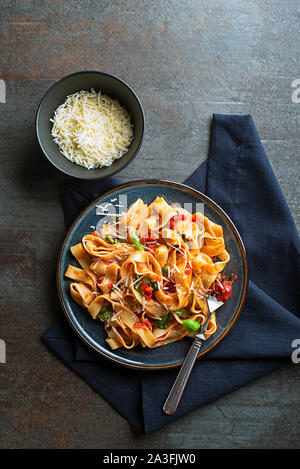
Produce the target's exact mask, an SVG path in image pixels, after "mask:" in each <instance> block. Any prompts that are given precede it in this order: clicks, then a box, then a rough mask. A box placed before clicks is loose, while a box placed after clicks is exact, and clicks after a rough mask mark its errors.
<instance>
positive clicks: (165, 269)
mask: <svg viewBox="0 0 300 469" xmlns="http://www.w3.org/2000/svg"><path fill="white" fill-rule="evenodd" d="M161 271H162V274H163V276H164V277H170V267H169V266H168V265H164V266H163V267H162V269H161Z"/></svg>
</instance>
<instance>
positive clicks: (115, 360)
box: [56, 179, 249, 371]
mask: <svg viewBox="0 0 300 469" xmlns="http://www.w3.org/2000/svg"><path fill="white" fill-rule="evenodd" d="M140 184H165V185H168V186H171V187H175V188H177V189H179V190H180V189H187V190H188V192H190V193H192V194H193V195H194V196H195V197H199V196H200V198H202V199H204V201H205V202H206V203H207V204H208V205H210V206H211V207H213V208H214V209H215V210H216V211H217V212H218V213H219V214H220V215H221V216H222V217H224V218H225V219H226V220H227V222H228V224H229V226H230V228H231V229H232V232H233V234H234V237H235V239H236V241H237V243H238V246H239V248H240V252H241V256H242V263H243V267H244V274H245V276H244V282H243V289H242V293H241V298H240V301H239V305H238V307H237V310H236V312H235V314H234V316H233V318H232V319H231V321H230V323H229V325H228V326H227V327H226V329H225V330H224V331H223V333H222V335H221V336H220V337H219V338H218V340H216V341H215V342H213V343H212V344H211V345H210V346H209V347H208V348H207V349H206V350H204V351H200V352H199V353H198V355H197V360H198V359H199V358H200V357H202V356H205V355H206V354H207V353H208V352H210V351H211V350H213V349H214V348H215V347H216V346H217V345H218V344H219V343H220V342H221V341H223V339H224V338H225V337H226V336H227V335H228V333H229V332H230V330H231V329H232V328H233V326H234V325H235V324H236V322H237V319H238V317H239V316H240V313H241V310H242V308H243V306H244V304H245V300H246V297H247V291H248V285H249V266H248V261H247V253H246V248H245V245H244V242H243V239H242V237H241V235H240V233H239V231H238V229H237V228H236V226H235V224H234V223H233V221H232V220H231V218H230V217H229V215H227V213H226V212H225V211H224V210H223V209H222V208H221V207H220V205H218V204H217V203H216V202H215V201H214V200H213V199H211V198H210V197H208V196H207V195H206V194H204V193H203V192H201V191H198V190H197V189H194V188H193V187H190V186H188V185H187V184H184V183H179V182H174V181H170V180H166V179H138V180H134V181H129V182H125V183H123V184H120V185H118V186H116V187H114V188H112V189H109V190H108V191H105V192H104V193H103V194H101V195H99V196H98V197H96V198H95V199H94V200H93V201H92V202H90V203H89V204H88V205H87V206H86V207H85V208H84V209H83V210H82V211H81V212H80V213H79V214H78V216H77V217H76V218H75V220H74V221H73V223H72V224H71V226H70V227H69V229H68V230H67V233H66V235H65V237H64V241H63V243H62V246H61V248H60V250H59V253H58V258H57V269H56V287H57V291H58V297H59V300H60V304H61V307H62V310H63V312H64V314H65V317H66V318H67V320H68V322H69V324H70V325H71V327H72V329H73V330H74V331H75V332H76V334H77V335H78V336H79V337H80V339H81V340H82V341H83V342H84V343H85V344H86V345H88V346H89V347H90V348H91V349H92V350H94V351H95V352H96V353H97V354H99V355H100V356H101V357H104V358H105V359H106V360H108V361H111V362H112V363H116V364H118V365H121V366H125V367H127V368H131V369H136V370H150V371H151V370H165V369H171V368H176V367H178V366H181V365H182V363H183V361H182V362H176V363H172V364H167V365H154V366H152V365H150V366H148V365H143V364H133V363H130V362H128V361H126V359H124V360H121V359H118V358H117V357H115V356H113V354H112V353H111V352H110V351H109V353H104V352H103V351H102V350H99V348H97V347H95V346H94V345H93V344H92V343H91V342H90V341H89V340H88V339H87V338H86V337H85V336H84V335H83V334H82V333H81V331H80V330H79V329H77V327H76V326H75V324H74V322H73V320H72V318H71V315H70V314H69V311H68V308H67V307H66V304H65V301H64V297H63V292H62V286H61V281H60V280H61V279H60V277H61V268H62V265H61V261H62V256H63V253H64V250H65V246H66V243H67V241H68V239H69V236H70V234H71V232H72V230H73V228H74V227H75V225H76V224H77V222H78V221H79V220H80V218H81V217H82V216H83V214H84V213H85V212H86V211H87V210H88V209H89V208H90V207H92V206H93V205H94V204H95V203H96V202H97V201H98V200H99V199H102V197H106V196H107V195H109V194H112V193H113V192H115V191H117V190H119V189H124V188H126V187H133V186H136V185H140Z"/></svg>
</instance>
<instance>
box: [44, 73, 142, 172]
mask: <svg viewBox="0 0 300 469" xmlns="http://www.w3.org/2000/svg"><path fill="white" fill-rule="evenodd" d="M86 73H96V74H99V75H106V76H108V77H110V78H115V79H116V80H117V81H119V82H120V83H122V84H123V85H125V87H126V88H128V90H129V91H130V92H131V93H132V94H133V96H134V97H135V99H136V101H137V103H138V106H139V108H140V110H141V115H142V134H141V138H140V141H139V143H138V146H137V148H136V150H135V152H134V153H133V154H132V156H131V158H129V160H128V161H127V162H126V163H124V164H123V165H122V166H121V168H119V169H115V170H112V171H111V172H110V173H109V174H107V175H103V176H101V174H100V175H95V176H94V177H88V178H87V177H85V176H77V175H74V174H73V173H72V172H69V171H65V170H64V169H62V168H61V167H60V166H59V165H57V164H56V163H54V161H53V160H52V158H50V157H49V156H48V154H47V152H46V150H45V149H44V146H43V143H42V139H41V138H40V134H39V130H38V123H39V119H40V113H41V109H42V106H43V104H44V101H45V99H46V98H47V96H48V95H49V94H50V93H51V92H52V91H53V90H54V89H55V88H56V86H58V85H59V84H60V83H62V82H63V81H65V80H67V79H68V78H70V77H72V76H74V75H83V74H86ZM35 133H36V137H37V140H38V142H39V146H40V148H41V150H42V152H43V154H44V155H45V156H46V158H47V160H48V161H49V162H50V163H51V164H52V165H53V166H54V167H55V168H56V169H58V170H59V171H61V172H62V173H64V174H67V175H68V176H71V177H74V178H76V179H85V180H95V179H103V178H105V177H109V176H113V175H114V174H116V173H118V172H120V171H122V170H123V169H125V168H126V167H127V166H128V165H129V164H130V163H131V161H132V160H133V159H134V158H135V157H136V155H137V154H138V152H139V151H140V148H141V146H142V143H143V141H144V136H145V112H144V109H143V105H142V103H141V101H140V99H139V97H138V95H137V94H136V92H135V91H134V90H133V89H132V88H131V86H129V85H128V83H126V82H125V81H124V80H122V79H121V78H119V77H117V76H116V75H112V74H111V73H107V72H101V71H100V70H82V71H77V72H73V73H69V74H68V75H65V76H63V77H62V78H60V79H59V80H58V81H56V82H55V83H53V85H51V86H50V88H48V90H47V91H46V92H45V94H44V95H43V96H42V99H41V101H40V103H39V105H38V108H37V111H36V115H35ZM62 156H63V155H62ZM121 158H122V157H121ZM71 163H72V162H71ZM74 164H75V163H74ZM77 166H78V165H77ZM112 167H113V164H112V165H111V166H109V168H112ZM82 168H83V169H87V168H84V167H83V166H82ZM99 169H100V170H101V169H102V168H95V170H99ZM88 171H93V170H88ZM91 174H92V173H91Z"/></svg>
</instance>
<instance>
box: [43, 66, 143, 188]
mask: <svg viewBox="0 0 300 469" xmlns="http://www.w3.org/2000/svg"><path fill="white" fill-rule="evenodd" d="M91 88H94V89H95V90H96V91H100V90H101V91H102V92H103V93H104V94H107V95H108V96H110V97H112V98H116V99H118V100H119V102H120V104H121V105H122V106H124V107H125V108H126V109H127V111H128V112H129V114H130V116H131V122H132V123H133V140H132V142H131V144H130V147H129V149H128V151H127V152H126V153H125V154H124V155H123V156H122V157H121V158H120V159H118V160H115V161H114V163H113V164H112V165H111V166H108V167H103V168H96V169H86V168H84V167H82V166H79V165H77V164H75V163H72V162H71V161H69V160H68V159H67V158H65V157H64V156H63V155H62V153H61V152H60V150H59V147H58V145H57V144H56V143H55V142H54V141H53V138H52V136H51V129H52V123H51V122H50V119H51V118H52V117H53V114H54V111H55V110H56V108H57V107H58V106H59V105H60V104H62V103H63V102H64V101H65V99H66V97H67V96H68V95H69V94H72V93H76V91H80V90H90V89H91ZM144 126H145V117H144V111H143V108H142V105H141V102H140V100H139V98H138V97H137V95H136V94H135V92H134V91H133V90H132V89H131V88H130V87H129V86H128V85H127V84H126V83H125V82H124V81H122V80H120V79H119V78H117V77H115V76H113V75H109V74H108V73H103V72H97V71H85V72H76V73H72V74H71V75H67V76H66V77H64V78H62V79H61V80H59V81H58V82H57V83H55V84H54V85H53V86H52V87H51V88H50V89H49V90H48V91H47V93H46V94H45V96H44V97H43V99H42V101H41V103H40V105H39V108H38V110H37V114H36V135H37V138H38V141H39V144H40V146H41V149H42V151H43V153H44V154H45V156H46V157H47V158H48V160H49V161H50V162H51V163H52V164H53V165H54V166H55V167H56V168H57V169H60V170H61V171H63V172H64V173H65V174H68V175H69V176H73V177H76V178H80V179H101V178H104V177H107V176H111V175H112V174H115V173H117V172H118V171H121V169H123V168H125V167H126V166H127V165H128V164H129V163H130V161H132V160H133V158H134V157H135V156H136V155H137V153H138V151H139V149H140V147H141V144H142V141H143V137H144Z"/></svg>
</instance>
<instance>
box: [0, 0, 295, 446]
mask: <svg viewBox="0 0 300 469" xmlns="http://www.w3.org/2000/svg"><path fill="white" fill-rule="evenodd" d="M299 7H300V4H299V1H298V0H277V1H270V0H266V1H261V0H226V1H223V0H202V1H200V0H182V1H178V0H165V1H164V0H161V1H157V0H153V1H151V0H147V1H138V0H120V1H117V0H112V1H109V0H103V1H91V0H86V1H68V2H67V1H63V0H61V1H59V0H57V1H54V0H53V1H50V0H47V1H21V0H20V1H2V2H1V32H0V40H1V67H0V73H1V75H0V78H1V79H2V80H4V83H5V85H6V103H1V102H0V112H1V130H0V132H1V133H0V135H1V142H2V143H1V150H0V161H1V219H0V236H1V258H2V259H1V260H2V263H3V267H2V269H1V271H2V274H3V282H2V284H1V313H0V337H1V339H3V340H5V342H6V347H7V363H6V364H0V446H1V447H5V448H118V447H121V448H189V447H194V448H254V447H257V448H264V447H267V448H273V447H279V448H294V447H297V446H299V440H300V438H299V437H300V393H299V378H300V365H299V366H297V365H293V364H292V363H291V364H290V365H286V366H285V367H284V368H282V369H281V370H279V371H277V372H275V373H272V374H270V375H269V376H266V377H264V378H263V379H260V380H258V381H256V382H253V383H252V384H250V385H248V386H246V387H244V388H242V389H239V390H237V391H236V392H233V393H231V394H228V395H226V396H224V397H223V398H221V399H219V400H218V401H216V402H213V403H212V404H210V405H207V406H206V407H203V408H201V409H199V410H197V411H196V412H193V413H192V414H190V415H188V416H186V417H184V418H182V419H180V420H178V421H177V422H175V423H172V424H170V425H167V426H166V427H164V428H163V429H161V430H160V431H157V432H155V433H153V434H151V435H149V436H144V435H141V434H139V433H138V432H137V431H135V430H133V429H132V428H131V426H130V425H129V424H128V423H127V421H126V420H124V419H123V417H121V416H120V415H119V414H118V413H117V412H116V411H115V410H113V409H112V408H111V407H110V405H109V404H108V403H106V402H105V401H104V400H103V399H102V398H101V397H100V396H98V395H97V394H96V393H95V392H94V391H92V390H91V389H90V388H89V386H88V385H87V384H86V383H85V382H84V381H82V380H81V379H80V378H79V377H77V376H76V375H75V374H74V373H73V372H72V371H69V370H68V369H67V368H66V367H65V365H63V364H62V363H61V362H60V361H59V360H58V359H57V358H56V357H55V356H54V355H52V353H50V351H48V350H47V348H46V347H45V346H44V344H42V343H41V341H40V336H41V334H42V333H43V332H44V330H45V329H46V328H47V327H48V326H49V325H50V324H51V321H52V320H53V318H54V317H55V316H56V315H57V314H61V310H60V307H59V304H58V299H57V294H56V286H55V271H56V259H57V253H58V250H59V247H60V245H61V242H62V239H63V236H64V223H63V214H62V208H61V204H60V200H59V186H60V184H61V182H62V181H63V180H64V175H63V174H61V173H59V172H58V171H57V170H56V169H55V168H53V167H52V166H51V165H50V164H49V163H48V162H47V161H46V159H45V158H44V157H43V156H42V155H41V154H40V151H39V147H38V145H37V142H36V138H35V132H34V119H35V112H36V109H37V106H38V103H39V101H40V99H41V97H42V96H43V94H44V93H45V91H46V90H47V89H48V88H49V86H50V85H52V84H53V83H54V82H55V81H56V80H57V79H59V78H60V77H62V76H64V75H66V74H68V73H70V72H73V71H77V70H83V69H98V70H102V71H106V72H109V73H112V74H115V75H117V76H119V77H120V78H122V79H124V80H125V81H126V82H128V83H129V84H130V85H132V87H133V88H134V89H135V91H136V92H137V94H138V96H139V97H140V99H141V101H142V103H143V105H144V109H145V113H146V120H147V129H146V136H145V140H144V143H143V146H142V150H141V152H140V153H139V155H138V157H137V158H136V159H135V160H134V161H133V162H132V164H130V165H129V166H128V167H127V168H126V169H125V170H124V171H122V172H121V173H120V176H121V177H122V178H123V179H124V181H129V180H132V179H142V178H145V177H149V176H151V177H154V178H155V177H156V178H165V179H170V180H174V181H178V182H183V181H184V179H185V178H186V177H187V176H188V175H189V174H190V173H191V172H192V171H193V170H194V169H196V168H197V167H198V166H199V164H200V163H201V162H203V161H204V160H205V159H206V157H207V151H208V142H209V125H210V122H211V117H212V114H213V113H224V114H248V113H251V114H252V115H253V118H254V121H255V124H256V126H257V129H258V132H259V134H260V137H261V139H262V142H263V145H264V147H265V150H266V152H267V154H268V156H269V159H270V161H271V164H272V166H273V169H274V171H275V173H276V175H277V177H278V180H279V183H280V184H281V187H282V190H283V192H284V194H285V196H286V199H287V202H288V204H289V206H290V209H291V211H292V213H293V216H294V218H295V220H296V222H297V223H298V227H299V222H300V213H299V143H300V139H299V115H300V103H299V104H297V103H296V102H293V100H292V92H293V91H295V88H293V84H294V85H295V83H293V82H294V80H296V79H300V68H299V50H300V49H299V13H300V10H299ZM2 84H3V82H2Z"/></svg>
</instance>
